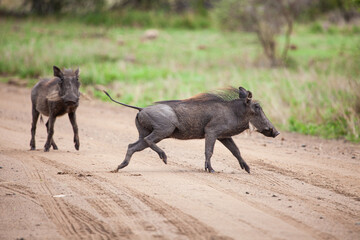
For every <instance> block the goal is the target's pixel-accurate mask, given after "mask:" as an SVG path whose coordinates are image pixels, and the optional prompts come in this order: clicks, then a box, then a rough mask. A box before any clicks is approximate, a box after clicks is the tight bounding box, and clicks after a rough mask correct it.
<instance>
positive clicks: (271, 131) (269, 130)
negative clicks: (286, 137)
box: [259, 128, 280, 138]
mask: <svg viewBox="0 0 360 240" xmlns="http://www.w3.org/2000/svg"><path fill="white" fill-rule="evenodd" d="M259 132H260V133H262V134H264V135H265V136H267V137H273V138H274V137H276V136H277V135H279V134H280V133H279V132H278V131H277V130H276V129H273V128H265V129H263V130H262V131H259Z"/></svg>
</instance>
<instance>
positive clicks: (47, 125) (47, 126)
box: [45, 120, 58, 150]
mask: <svg viewBox="0 0 360 240" xmlns="http://www.w3.org/2000/svg"><path fill="white" fill-rule="evenodd" d="M45 125H46V130H47V132H48V133H49V120H48V121H47V122H46V124H45ZM51 146H52V147H53V149H54V150H58V147H57V146H56V144H55V141H54V138H51Z"/></svg>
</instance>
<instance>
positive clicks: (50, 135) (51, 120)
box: [44, 115, 57, 152]
mask: <svg viewBox="0 0 360 240" xmlns="http://www.w3.org/2000/svg"><path fill="white" fill-rule="evenodd" d="M55 119H56V117H54V116H53V115H50V116H49V120H48V122H47V124H48V125H47V129H48V137H47V140H46V143H45V146H44V151H45V152H48V151H49V149H50V145H52V143H54V142H53V141H52V138H53V135H54V124H55ZM54 144H55V143H54ZM55 146H56V145H55ZM56 148H57V147H56Z"/></svg>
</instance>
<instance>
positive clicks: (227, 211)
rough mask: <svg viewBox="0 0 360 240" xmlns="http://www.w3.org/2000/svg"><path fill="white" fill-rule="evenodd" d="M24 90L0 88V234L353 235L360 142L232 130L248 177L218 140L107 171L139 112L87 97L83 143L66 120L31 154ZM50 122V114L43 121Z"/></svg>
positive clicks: (81, 114)
mask: <svg viewBox="0 0 360 240" xmlns="http://www.w3.org/2000/svg"><path fill="white" fill-rule="evenodd" d="M29 96H30V90H29V89H26V88H19V87H15V86H10V85H6V84H0V167H1V168H0V239H20V238H23V239H360V146H359V145H355V144H350V143H344V142H343V141H326V140H321V139H318V138H313V137H306V136H301V135H295V134H289V133H282V134H281V135H280V136H279V137H277V138H276V139H270V138H265V137H263V136H261V135H260V134H257V133H252V134H249V133H243V134H241V135H239V136H237V137H235V142H236V143H237V145H238V146H239V148H240V151H241V152H242V155H243V157H244V158H245V160H246V161H247V163H248V164H249V166H250V168H251V174H247V173H246V172H245V171H244V170H241V169H240V166H239V164H238V162H237V160H236V159H235V158H234V157H233V156H232V155H231V153H230V152H228V150H227V149H225V148H224V147H223V146H222V145H221V144H216V146H215V152H214V155H213V158H212V163H213V167H214V169H215V170H216V171H217V172H216V173H214V174H210V173H206V172H204V171H203V167H204V141H203V140H192V141H179V140H172V139H169V140H164V141H162V142H160V143H159V146H160V147H161V148H162V149H164V150H165V152H166V153H167V155H168V164H167V165H165V164H163V162H162V160H161V159H159V158H158V156H157V154H156V153H155V152H153V151H151V150H144V151H143V152H140V153H136V154H135V155H134V156H133V158H132V161H131V162H130V165H129V166H128V167H126V168H124V169H122V170H121V171H120V172H119V173H111V172H110V171H111V170H113V169H114V168H115V167H116V166H117V165H118V164H119V163H120V162H121V161H122V160H123V157H124V155H125V151H126V149H127V145H128V144H129V143H131V142H134V141H135V140H136V139H137V131H136V128H135V125H134V117H135V115H136V113H137V111H136V110H132V109H127V108H124V107H121V106H117V105H115V104H113V103H110V102H108V103H102V102H98V101H95V100H91V101H90V100H85V99H82V101H81V104H80V107H79V109H78V124H79V134H80V143H81V145H80V151H76V150H75V148H74V146H73V142H72V138H73V133H72V128H71V125H70V122H69V120H68V118H67V117H66V116H64V117H61V118H58V119H57V120H56V124H55V135H54V139H55V141H56V143H57V145H58V147H59V150H57V151H54V150H51V151H50V152H48V153H45V152H43V146H44V143H45V138H46V134H45V132H46V130H45V126H44V124H40V123H39V125H38V128H37V138H36V140H37V142H36V144H37V145H36V146H37V150H36V151H29V148H30V147H29V141H30V125H31V105H30V97H29ZM45 120H46V119H45Z"/></svg>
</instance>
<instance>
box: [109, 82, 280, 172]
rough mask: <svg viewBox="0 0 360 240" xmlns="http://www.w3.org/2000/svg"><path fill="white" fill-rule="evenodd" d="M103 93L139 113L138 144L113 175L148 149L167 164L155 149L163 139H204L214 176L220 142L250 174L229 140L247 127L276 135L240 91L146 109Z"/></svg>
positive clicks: (207, 163) (131, 147)
mask: <svg viewBox="0 0 360 240" xmlns="http://www.w3.org/2000/svg"><path fill="white" fill-rule="evenodd" d="M104 92H105V93H106V94H107V95H108V97H109V98H110V99H111V100H112V101H114V102H116V103H119V104H122V105H124V106H127V107H131V108H135V109H137V110H139V113H138V114H137V116H136V119H135V124H136V127H137V129H138V131H139V140H138V141H136V142H135V143H132V144H130V145H129V146H128V150H127V153H126V156H125V159H124V161H123V162H122V163H121V164H120V165H119V166H118V167H117V169H116V170H115V172H116V171H118V170H119V169H121V168H123V167H126V166H127V165H128V164H129V162H130V158H131V156H132V155H133V154H134V153H135V152H138V151H141V150H143V149H145V148H147V147H150V148H151V149H152V150H154V151H155V152H157V153H158V154H159V157H160V158H161V159H162V160H163V161H164V163H165V164H166V163H167V157H166V154H165V152H164V151H163V150H161V149H160V148H159V147H158V146H157V145H156V143H158V142H159V141H161V140H162V139H164V138H176V139H202V138H205V171H209V172H214V169H213V168H212V167H211V162H210V158H211V156H212V154H213V150H214V144H215V141H216V140H219V141H220V142H221V143H222V144H224V146H225V147H226V148H228V149H229V150H230V152H231V153H232V154H233V155H234V156H235V157H236V158H237V160H238V161H239V164H240V166H241V168H242V169H245V171H247V172H248V173H250V168H249V166H248V165H247V164H246V162H245V161H244V159H243V158H242V157H241V155H240V151H239V149H238V148H237V146H236V145H235V143H234V141H233V139H232V138H231V137H232V136H234V135H237V134H239V133H241V132H243V131H244V130H246V129H248V128H249V123H251V124H252V125H254V126H255V128H256V129H257V131H258V132H260V133H262V134H264V135H265V136H267V137H276V136H277V135H279V132H278V131H277V130H276V129H275V127H274V126H273V125H272V124H271V122H270V121H269V120H268V119H267V118H266V116H265V114H264V112H263V110H262V108H261V106H260V104H259V103H258V102H256V101H252V100H251V98H252V93H251V92H250V91H246V90H245V89H244V88H242V87H240V88H239V89H236V88H229V89H225V90H223V91H222V92H218V93H216V92H215V93H203V94H199V95H196V96H194V97H192V98H189V99H185V100H171V101H162V102H157V103H156V104H155V105H152V106H149V107H146V108H138V107H134V106H130V105H127V104H123V103H120V102H117V101H115V100H113V99H112V98H111V97H110V95H109V94H108V93H107V92H106V91H104Z"/></svg>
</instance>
